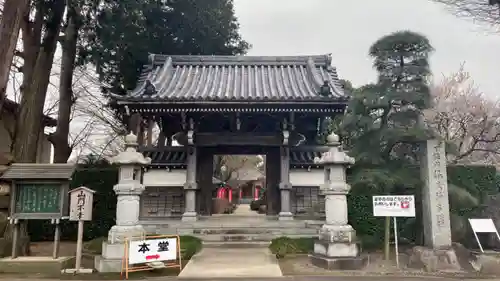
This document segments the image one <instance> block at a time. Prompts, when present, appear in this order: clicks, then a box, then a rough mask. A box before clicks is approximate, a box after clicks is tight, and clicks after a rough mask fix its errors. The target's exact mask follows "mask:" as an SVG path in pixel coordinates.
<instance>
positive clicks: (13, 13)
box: [0, 0, 29, 112]
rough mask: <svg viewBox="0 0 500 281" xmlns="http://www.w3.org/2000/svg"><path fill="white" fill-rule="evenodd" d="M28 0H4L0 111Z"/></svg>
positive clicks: (0, 39)
mask: <svg viewBox="0 0 500 281" xmlns="http://www.w3.org/2000/svg"><path fill="white" fill-rule="evenodd" d="M28 3H29V0H5V2H4V6H3V7H4V10H3V14H2V19H1V21H0V42H2V43H1V44H0V112H2V108H3V103H4V101H5V96H6V94H5V92H6V89H7V84H8V82H9V73H10V66H11V64H12V59H13V58H14V51H15V50H16V45H17V39H18V37H19V29H20V26H21V20H22V17H23V15H24V12H25V10H26V9H27V7H28Z"/></svg>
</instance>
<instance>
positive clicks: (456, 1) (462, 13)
mask: <svg viewBox="0 0 500 281" xmlns="http://www.w3.org/2000/svg"><path fill="white" fill-rule="evenodd" d="M433 1H434V2H438V3H442V4H445V5H446V6H447V7H448V8H449V9H450V10H451V11H452V12H453V13H454V14H455V15H456V16H458V17H463V18H471V19H473V20H475V21H478V22H483V23H487V24H491V25H494V26H498V25H499V24H500V1H498V0H433Z"/></svg>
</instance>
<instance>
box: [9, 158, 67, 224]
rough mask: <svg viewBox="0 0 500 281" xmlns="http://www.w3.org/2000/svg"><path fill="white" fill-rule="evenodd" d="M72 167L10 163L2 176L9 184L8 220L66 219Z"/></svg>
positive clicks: (65, 165)
mask: <svg viewBox="0 0 500 281" xmlns="http://www.w3.org/2000/svg"><path fill="white" fill-rule="evenodd" d="M74 170H75V165H73V164H28V163H14V164H12V165H11V166H10V168H9V169H8V170H7V171H6V172H5V173H4V174H3V175H2V179H4V180H7V181H10V183H11V189H10V211H9V216H10V219H11V220H33V219H35V220H47V219H49V220H54V219H62V218H63V217H66V216H68V200H69V197H68V191H69V184H70V181H71V176H72V174H73V172H74Z"/></svg>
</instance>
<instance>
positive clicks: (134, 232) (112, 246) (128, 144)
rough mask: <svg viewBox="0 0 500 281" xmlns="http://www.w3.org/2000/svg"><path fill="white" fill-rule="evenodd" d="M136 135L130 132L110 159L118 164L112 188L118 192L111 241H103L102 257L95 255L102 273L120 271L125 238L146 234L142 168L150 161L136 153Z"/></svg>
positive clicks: (110, 233) (96, 262)
mask: <svg viewBox="0 0 500 281" xmlns="http://www.w3.org/2000/svg"><path fill="white" fill-rule="evenodd" d="M137 146H138V143H137V137H136V136H135V135H133V134H132V133H130V134H129V135H127V136H126V137H125V150H124V151H123V152H121V153H119V154H118V155H117V156H115V157H113V158H112V159H111V162H112V163H114V164H117V165H119V166H120V167H119V179H118V183H117V184H116V185H115V186H114V187H113V190H114V191H115V193H116V195H117V202H116V225H114V226H113V227H111V229H110V231H109V233H108V240H107V241H106V242H104V243H103V250H102V256H98V257H96V261H95V264H96V268H97V270H98V271H99V272H120V270H121V260H122V258H123V255H124V253H125V252H124V251H125V249H124V242H125V239H127V238H131V237H137V236H143V235H145V231H144V228H143V227H142V225H140V224H139V213H140V195H141V194H142V192H143V191H144V186H143V185H142V184H141V182H140V180H141V173H142V167H143V166H145V165H148V164H150V163H151V159H149V158H145V157H144V156H143V155H142V154H141V153H139V152H137Z"/></svg>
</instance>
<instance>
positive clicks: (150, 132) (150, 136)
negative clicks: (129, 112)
mask: <svg viewBox="0 0 500 281" xmlns="http://www.w3.org/2000/svg"><path fill="white" fill-rule="evenodd" d="M154 125H155V123H154V120H153V118H149V119H148V138H147V141H146V145H147V146H152V145H153V127H154Z"/></svg>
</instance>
